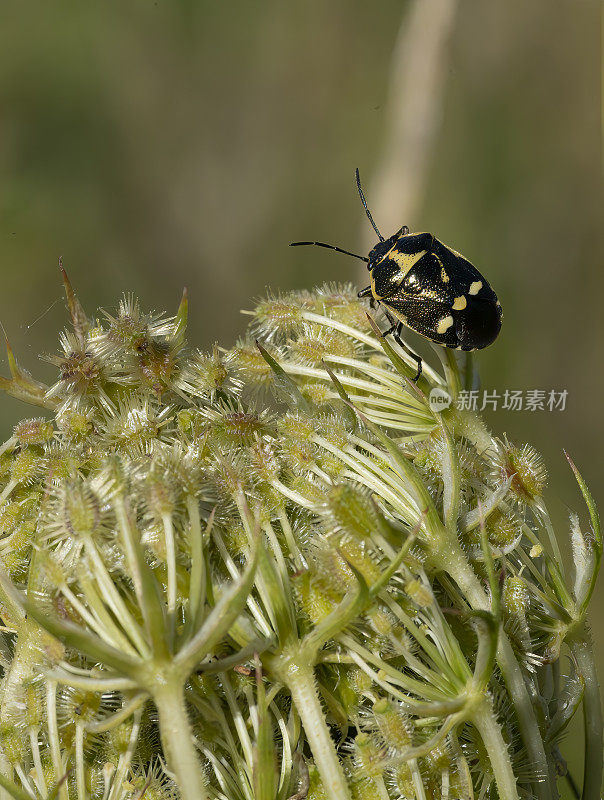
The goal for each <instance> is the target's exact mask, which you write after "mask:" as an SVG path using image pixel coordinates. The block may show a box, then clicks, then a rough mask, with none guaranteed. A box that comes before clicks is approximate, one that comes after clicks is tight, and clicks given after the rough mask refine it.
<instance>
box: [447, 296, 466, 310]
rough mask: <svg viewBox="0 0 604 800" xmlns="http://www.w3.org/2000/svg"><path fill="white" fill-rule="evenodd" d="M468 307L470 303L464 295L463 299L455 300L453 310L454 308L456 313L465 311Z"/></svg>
mask: <svg viewBox="0 0 604 800" xmlns="http://www.w3.org/2000/svg"><path fill="white" fill-rule="evenodd" d="M467 305H468V301H467V300H466V298H465V297H464V296H463V294H462V295H461V297H456V298H455V300H453V305H452V306H451V308H453V310H454V311H463V309H464V308H465V307H466V306H467Z"/></svg>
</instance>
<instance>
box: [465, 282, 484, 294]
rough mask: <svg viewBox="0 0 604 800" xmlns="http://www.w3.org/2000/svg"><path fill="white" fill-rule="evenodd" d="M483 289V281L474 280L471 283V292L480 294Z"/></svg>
mask: <svg viewBox="0 0 604 800" xmlns="http://www.w3.org/2000/svg"><path fill="white" fill-rule="evenodd" d="M481 289H482V281H472V283H471V284H470V289H469V292H468V293H469V294H478V292H479V291H480V290H481Z"/></svg>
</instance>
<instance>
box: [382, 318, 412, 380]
mask: <svg viewBox="0 0 604 800" xmlns="http://www.w3.org/2000/svg"><path fill="white" fill-rule="evenodd" d="M386 318H387V320H388V322H390V327H389V328H388V330H387V331H384V332H383V333H382V336H388V335H389V334H392V338H393V339H394V341H395V342H396V343H397V344H398V346H399V347H401V348H402V349H403V350H404V351H405V353H407V355H408V356H411V358H412V359H414V360H415V361H416V362H417V375H416V376H415V377H414V378H412V379H411V380H412V381H413V383H417V381H418V380H419V377H420V375H421V374H422V359H421V358H420V356H418V355H416V354H415V353H414V352H413V350H411V348H409V347H408V346H407V345H406V344H405V342H403V340H402V339H401V333H402V332H403V323H402V322H398V321H397V320H395V319H394V317H392V315H391V314H389V313H388V312H387V311H386Z"/></svg>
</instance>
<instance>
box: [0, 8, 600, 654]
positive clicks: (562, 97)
mask: <svg viewBox="0 0 604 800" xmlns="http://www.w3.org/2000/svg"><path fill="white" fill-rule="evenodd" d="M418 3H419V5H421V4H423V16H422V11H420V10H418V7H419V6H418V4H415V3H412V2H407V3H400V2H396V1H395V0H381V2H380V3H361V2H343V0H329V2H325V1H324V0H323V2H319V0H306V2H303V3H302V2H297V3H284V2H278V0H257V1H256V2H254V3H251V2H245V1H244V0H233V2H228V3H224V2H223V3H219V2H209V0H201V1H198V2H194V1H193V0H170V2H168V0H158V2H148V0H147V1H146V2H142V0H140V2H136V1H133V2H129V3H123V2H117V0H107V1H106V2H103V3H100V2H99V3H86V4H85V3H76V2H57V3H48V2H43V0H30V2H28V3H20V2H17V1H16V0H5V1H4V2H3V4H2V12H1V24H0V170H1V175H2V179H1V183H0V281H1V283H0V285H1V287H2V290H1V294H0V320H1V321H2V323H3V324H4V326H5V328H6V330H7V333H8V335H9V337H10V340H11V342H12V344H13V347H14V348H15V350H16V352H17V354H18V356H19V357H20V359H21V360H22V362H23V363H24V364H25V365H26V366H27V367H28V368H30V369H32V370H35V372H36V374H39V375H41V376H43V377H46V378H51V376H52V369H51V368H50V367H49V366H48V365H46V364H44V363H42V362H39V361H38V360H37V354H38V353H40V352H44V351H48V350H53V349H54V348H55V341H56V339H55V333H56V331H57V330H58V329H59V328H60V327H61V326H62V325H63V324H64V323H65V321H66V316H65V311H64V304H63V300H62V291H61V285H60V281H59V275H58V272H57V259H58V257H59V256H60V255H62V256H63V258H64V263H65V265H66V267H67V269H68V271H69V274H70V276H71V279H72V282H73V284H74V286H75V287H76V288H77V291H78V293H79V296H80V298H81V300H82V302H83V304H84V306H85V307H86V308H87V309H88V310H89V311H90V312H92V311H93V310H95V309H96V308H97V307H99V306H107V307H111V306H112V305H114V304H115V302H116V301H117V299H118V298H119V296H120V294H121V293H122V292H123V291H127V290H133V291H135V292H136V293H137V294H138V295H139V296H140V298H141V301H142V304H143V307H145V308H155V309H158V310H163V309H168V310H170V311H173V310H175V309H176V307H177V304H178V301H179V297H180V293H181V291H182V287H183V286H184V285H186V286H187V287H188V288H189V292H190V298H191V313H192V324H191V329H190V340H191V342H192V343H194V344H195V345H199V346H201V347H209V346H210V345H211V344H212V342H213V341H215V340H220V341H221V342H224V343H227V344H228V343H230V342H232V341H233V340H234V338H235V337H236V336H237V335H238V333H239V332H241V331H242V330H243V328H244V325H245V318H242V317H241V316H240V315H239V309H241V308H246V307H250V305H251V303H252V299H251V298H254V297H257V296H258V295H261V294H262V293H263V292H264V290H265V287H266V286H271V287H273V288H275V289H277V288H281V289H289V288H292V287H310V286H312V285H314V284H316V283H318V282H322V281H344V280H353V281H354V282H356V283H358V284H359V287H361V286H362V285H364V282H365V276H364V275H362V274H361V272H360V271H359V268H358V262H355V261H354V260H352V259H348V258H345V257H344V256H341V255H337V254H334V253H329V252H327V251H323V250H318V249H314V250H310V249H309V250H302V249H298V250H292V249H289V248H288V247H287V244H288V242H289V241H292V240H294V239H307V238H316V239H322V240H323V241H328V242H333V243H335V244H339V245H341V246H344V247H346V248H349V249H353V250H354V249H355V248H360V249H362V250H363V249H366V248H367V247H368V246H369V243H370V242H371V237H370V236H369V234H370V233H371V231H370V229H369V228H368V224H367V222H366V220H365V219H364V217H363V215H362V209H361V208H360V204H359V202H358V198H357V195H356V190H355V186H354V168H355V167H357V166H358V167H359V168H360V169H361V174H362V175H363V176H364V180H365V183H366V188H367V193H368V196H369V202H370V205H371V206H372V208H373V209H374V215H375V217H376V221H377V223H378V225H379V226H381V227H382V228H383V229H384V232H385V233H386V234H388V233H389V232H391V229H394V228H395V227H400V225H402V224H403V223H404V224H407V225H409V226H410V227H411V228H412V229H414V228H415V229H419V230H426V229H429V230H431V231H433V232H435V233H436V234H437V235H438V236H439V238H441V239H443V240H444V241H445V242H447V243H450V244H451V245H453V246H454V247H456V248H457V249H459V250H461V251H462V252H463V253H464V254H466V255H467V256H468V257H469V258H470V259H471V260H472V261H473V262H474V263H476V264H477V266H478V267H479V269H481V270H482V271H483V272H484V273H485V274H486V275H487V276H488V278H489V281H490V282H491V283H492V285H493V286H494V287H495V289H496V291H497V293H498V294H499V297H500V299H501V301H502V304H503V307H504V311H505V321H504V328H503V331H502V334H501V336H500V338H499V340H498V341H497V342H496V344H495V345H494V346H493V347H491V348H490V349H488V350H486V351H484V352H483V353H482V354H481V355H480V359H479V363H480V367H481V372H482V376H483V383H484V385H485V386H486V387H488V388H489V389H496V390H498V391H499V392H503V391H504V390H505V389H506V388H507V389H519V388H524V389H551V388H554V389H556V390H558V391H561V390H563V389H567V390H568V392H569V394H568V401H567V408H566V411H565V412H563V413H560V412H551V413H549V412H536V413H530V412H504V411H497V412H494V413H490V414H489V422H490V423H491V425H492V426H493V428H494V429H495V430H496V431H498V432H499V433H503V432H504V431H506V432H507V433H508V435H509V436H511V437H512V438H515V439H518V440H525V439H526V440H529V441H531V442H532V443H533V444H534V445H535V446H536V447H537V448H538V449H539V450H541V451H542V453H543V455H544V457H545V460H546V463H547V465H548V467H549V469H550V473H551V489H550V496H551V503H552V506H553V508H554V511H555V514H556V519H557V521H558V523H559V526H560V528H559V530H560V532H561V535H562V536H564V535H565V531H566V519H567V509H568V507H570V508H575V509H580V510H581V514H582V519H583V520H585V519H586V515H585V513H584V511H583V509H582V506H581V501H580V497H579V493H578V490H577V488H576V486H575V485H574V481H573V479H572V475H571V473H570V471H569V469H568V467H567V466H566V462H565V460H564V458H563V455H562V448H563V447H566V448H567V449H568V450H569V452H570V453H571V454H572V455H573V457H574V458H575V460H576V462H577V464H578V465H579V467H580V469H581V470H582V471H583V474H584V476H585V478H586V480H587V481H588V482H589V483H590V485H591V487H592V489H593V492H594V494H595V495H596V497H599V499H600V504H601V505H602V504H603V503H604V493H603V492H602V488H601V476H602V467H601V461H602V455H601V454H602V449H603V446H604V440H603V436H602V433H603V424H602V397H603V392H604V385H603V382H602V364H603V356H604V353H603V349H604V348H603V345H604V331H603V322H602V320H603V318H604V314H602V307H603V306H602V303H603V302H604V291H603V290H604V277H603V275H604V273H603V270H602V256H603V251H604V247H603V239H602V232H601V219H602V182H601V161H600V101H599V88H600V87H599V81H600V70H599V35H600V34H599V10H600V9H599V3H597V2H595V0H593V2H591V0H560V2H558V3H556V4H552V3H551V0H531V2H530V3H527V2H525V0H506V2H484V0H459V1H458V2H457V1H456V0H418ZM416 123H417V124H416ZM3 369H4V373H6V371H7V367H6V363H4V368H3ZM27 413H30V412H28V411H27V410H25V409H23V408H22V407H20V406H19V404H18V403H17V402H16V401H13V400H11V399H10V398H5V397H0V417H1V424H2V429H3V430H4V431H5V436H8V435H9V431H10V427H11V425H12V424H13V423H14V422H15V421H16V420H17V419H18V418H20V417H21V416H23V415H24V414H27ZM602 611H603V594H602V590H601V587H600V593H599V595H598V596H597V597H596V598H595V602H594V607H593V611H592V620H593V622H594V633H595V636H596V639H597V642H598V648H599V652H600V663H601V664H603V665H604V635H603V634H602V631H601V624H600V621H599V618H600V615H601V613H602Z"/></svg>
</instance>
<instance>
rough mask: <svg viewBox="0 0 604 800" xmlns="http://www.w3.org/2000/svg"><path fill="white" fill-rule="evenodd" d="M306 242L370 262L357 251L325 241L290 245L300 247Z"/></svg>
mask: <svg viewBox="0 0 604 800" xmlns="http://www.w3.org/2000/svg"><path fill="white" fill-rule="evenodd" d="M304 244H314V245H316V246H317V247H325V248H327V250H335V251H336V252H337V253H344V255H345V256H352V257H353V258H358V259H360V260H361V261H365V262H369V259H368V258H365V256H358V255H357V254H356V253H351V252H350V250H342V248H341V247H336V246H335V244H325V242H290V245H289V246H290V247H300V245H304Z"/></svg>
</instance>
